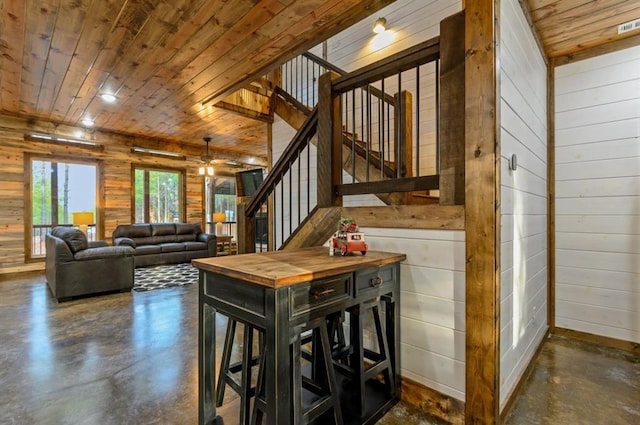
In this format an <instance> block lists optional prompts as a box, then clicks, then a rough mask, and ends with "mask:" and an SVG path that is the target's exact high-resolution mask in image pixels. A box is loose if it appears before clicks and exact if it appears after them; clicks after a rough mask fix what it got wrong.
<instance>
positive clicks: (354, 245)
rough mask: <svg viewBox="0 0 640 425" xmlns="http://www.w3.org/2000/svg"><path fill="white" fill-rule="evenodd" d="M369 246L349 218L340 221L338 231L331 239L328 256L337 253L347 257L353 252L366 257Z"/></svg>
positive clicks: (362, 234)
mask: <svg viewBox="0 0 640 425" xmlns="http://www.w3.org/2000/svg"><path fill="white" fill-rule="evenodd" d="M368 249H369V246H368V245H367V243H366V242H365V241H364V233H362V232H360V231H359V229H358V225H357V224H356V222H355V220H354V219H352V218H349V217H345V218H342V219H340V222H339V223H338V230H337V231H336V233H335V234H334V235H333V238H331V244H330V246H329V255H330V256H331V255H334V254H335V253H337V252H339V253H340V255H343V256H344V255H347V254H350V253H353V252H360V253H361V254H362V255H366V254H367V251H368Z"/></svg>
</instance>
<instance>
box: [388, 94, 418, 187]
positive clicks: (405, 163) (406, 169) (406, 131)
mask: <svg viewBox="0 0 640 425" xmlns="http://www.w3.org/2000/svg"><path fill="white" fill-rule="evenodd" d="M394 99H395V104H396V107H395V119H394V120H393V122H394V126H395V135H396V138H397V141H396V143H395V157H396V166H397V177H413V103H412V102H413V101H412V99H413V96H412V95H411V92H409V91H407V90H403V91H402V92H401V93H399V94H396V95H395V96H394ZM416 175H420V170H416Z"/></svg>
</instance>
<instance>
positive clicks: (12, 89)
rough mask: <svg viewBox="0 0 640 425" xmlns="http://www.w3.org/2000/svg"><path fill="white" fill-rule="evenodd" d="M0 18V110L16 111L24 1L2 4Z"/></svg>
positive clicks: (17, 106) (18, 94)
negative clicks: (0, 58) (0, 59)
mask: <svg viewBox="0 0 640 425" xmlns="http://www.w3.org/2000/svg"><path fill="white" fill-rule="evenodd" d="M3 12H4V13H3V14H2V17H0V28H2V29H3V31H2V37H3V40H4V43H3V45H2V56H3V57H2V62H1V64H2V78H1V79H0V93H2V94H1V95H0V109H1V110H3V111H17V110H19V108H20V105H19V102H20V77H21V74H22V66H21V63H22V51H23V47H24V26H25V12H26V4H25V2H24V0H11V1H5V2H4V3H3Z"/></svg>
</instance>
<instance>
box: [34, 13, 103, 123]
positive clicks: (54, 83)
mask: <svg viewBox="0 0 640 425" xmlns="http://www.w3.org/2000/svg"><path fill="white" fill-rule="evenodd" d="M89 5H90V3H87V2H80V3H78V2H77V1H75V0H62V1H60V9H59V11H58V16H57V17H56V30H55V31H54V32H53V34H52V37H51V40H50V41H51V45H50V49H49V52H48V55H47V58H46V61H47V65H46V68H45V72H44V75H43V78H42V88H41V90H40V93H38V103H37V110H38V111H50V110H51V109H52V108H53V105H54V104H55V101H56V98H57V96H58V92H59V89H60V86H61V85H62V83H63V81H64V79H65V77H66V72H64V73H63V72H59V70H65V71H66V70H67V69H68V68H69V63H70V61H71V59H72V57H73V55H74V53H75V48H76V45H77V44H78V41H79V39H80V36H81V34H82V30H83V28H84V25H85V21H86V17H87V12H88V10H89ZM61 22H64V24H62V25H60V23H61ZM66 101H67V102H69V101H70V99H66ZM45 113H46V112H45Z"/></svg>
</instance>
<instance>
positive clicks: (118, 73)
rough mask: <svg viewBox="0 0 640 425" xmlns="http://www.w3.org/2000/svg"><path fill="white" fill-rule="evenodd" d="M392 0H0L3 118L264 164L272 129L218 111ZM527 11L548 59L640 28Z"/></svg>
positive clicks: (598, 3) (633, 10) (591, 4)
mask: <svg viewBox="0 0 640 425" xmlns="http://www.w3.org/2000/svg"><path fill="white" fill-rule="evenodd" d="M393 1H394V0H3V1H0V53H1V54H0V113H4V114H10V115H19V116H23V117H30V118H36V119H42V120H47V121H52V122H55V123H64V124H69V125H80V126H81V125H82V120H83V119H85V118H90V119H92V120H94V121H95V127H96V128H99V129H103V130H107V131H114V132H119V133H124V134H134V135H141V136H146V137H150V138H155V139H160V140H163V141H167V142H174V143H187V144H194V145H195V144H197V145H198V146H202V145H203V142H202V137H204V136H211V137H212V138H213V140H212V143H211V148H212V150H213V152H214V153H215V152H221V151H222V152H227V153H233V154H241V155H242V154H244V155H246V154H252V155H258V156H262V157H264V156H265V155H266V124H265V123H264V122H263V121H258V120H251V119H248V118H244V117H241V116H238V115H231V114H230V112H229V111H228V110H224V109H221V108H215V107H213V104H214V103H216V102H217V101H219V100H222V99H223V98H224V97H225V96H226V95H229V94H231V93H232V92H234V91H235V90H236V89H238V88H240V87H242V86H244V85H246V84H247V83H248V82H250V81H252V80H255V79H256V78H259V77H261V76H262V75H265V73H266V72H268V71H269V70H270V69H272V68H273V67H274V66H277V65H278V64H279V63H282V62H283V61H284V60H286V59H288V58H290V57H293V56H294V55H295V54H297V53H300V52H302V51H304V50H307V49H308V48H310V47H312V46H314V45H316V44H318V43H320V42H321V41H323V40H324V39H326V38H328V37H329V36H331V35H333V34H335V33H337V32H338V31H340V30H342V29H344V28H346V27H348V26H350V25H351V24H353V23H355V22H357V21H359V20H361V19H363V18H365V17H366V16H368V15H370V14H372V13H374V12H375V11H376V10H378V9H380V8H382V7H383V6H385V5H387V4H390V3H392V2H393ZM527 4H528V7H529V11H530V17H531V20H532V22H533V24H534V25H535V27H536V29H537V31H538V33H539V35H540V38H541V41H542V44H543V48H544V50H545V52H546V54H547V55H549V56H551V57H555V56H560V55H567V54H573V53H577V52H580V51H581V50H583V49H587V48H590V47H594V46H598V45H601V44H603V43H606V42H609V41H613V40H616V39H619V38H622V37H630V36H637V35H638V33H639V32H640V30H635V31H631V32H629V33H625V34H622V35H618V34H617V25H619V24H622V23H624V22H627V21H630V20H633V19H637V18H640V2H639V1H636V0H634V1H631V0H555V1H554V0H527ZM636 38H638V37H636ZM103 93H112V94H115V95H116V96H117V101H116V102H115V103H114V104H108V103H105V102H104V101H103V100H102V99H101V97H100V95H101V94H103Z"/></svg>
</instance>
